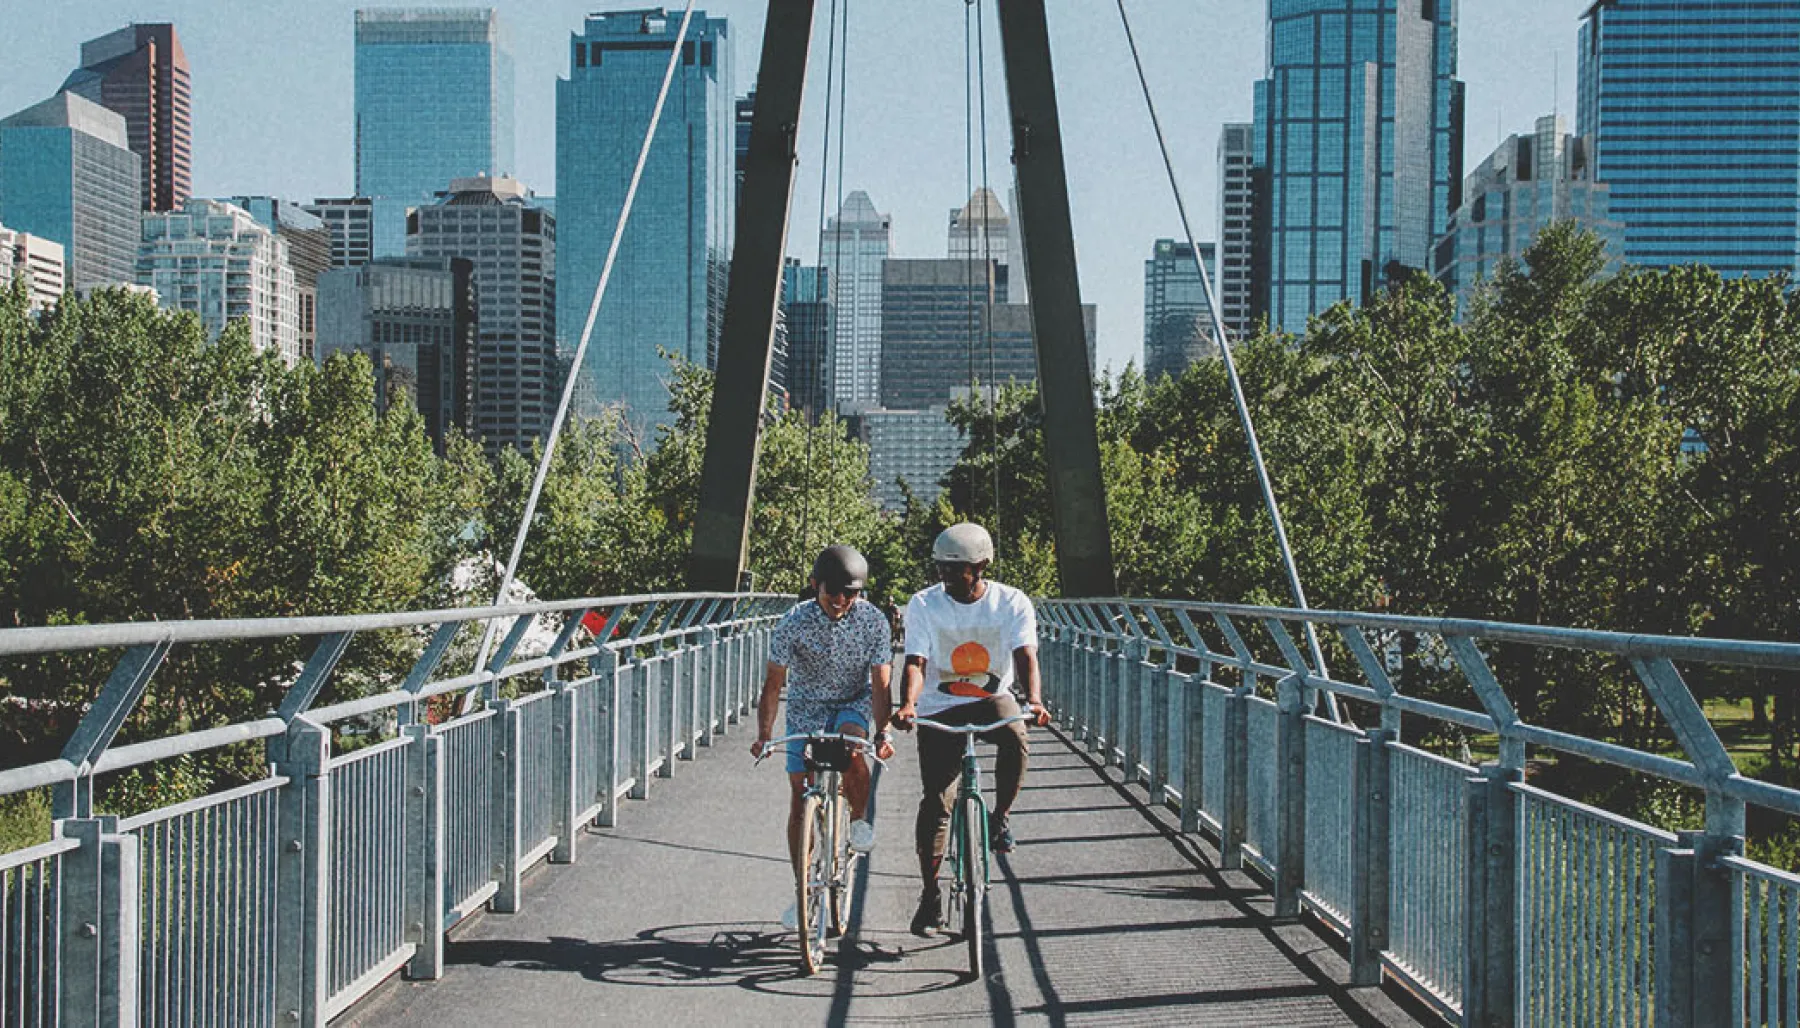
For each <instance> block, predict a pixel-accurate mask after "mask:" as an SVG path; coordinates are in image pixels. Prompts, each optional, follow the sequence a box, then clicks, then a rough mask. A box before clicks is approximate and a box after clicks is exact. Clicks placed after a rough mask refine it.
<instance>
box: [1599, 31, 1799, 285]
mask: <svg viewBox="0 0 1800 1028" xmlns="http://www.w3.org/2000/svg"><path fill="white" fill-rule="evenodd" d="M1579 43H1580V95H1579V101H1578V107H1577V109H1576V132H1578V133H1579V134H1581V135H1584V136H1591V137H1592V138H1593V140H1594V144H1595V170H1596V177H1597V178H1598V179H1599V180H1600V181H1602V182H1605V183H1607V184H1608V185H1609V186H1610V187H1611V193H1612V216H1613V217H1615V218H1617V219H1619V220H1620V221H1622V222H1624V223H1625V254H1624V256H1625V260H1626V262H1627V263H1630V264H1638V265H1645V266H1649V267H1668V266H1672V265H1678V264H1705V265H1709V266H1711V267H1712V268H1713V269H1715V270H1717V271H1718V272H1720V273H1721V274H1724V275H1767V274H1772V273H1774V272H1778V271H1790V272H1791V271H1793V270H1795V268H1796V266H1797V264H1796V261H1797V259H1800V190H1796V182H1797V181H1800V4H1797V3H1769V2H1766V0H1765V2H1755V0H1602V2H1600V3H1596V4H1594V5H1593V6H1592V7H1590V8H1588V11H1587V13H1586V15H1584V17H1583V20H1582V24H1581V29H1580V33H1579Z"/></svg>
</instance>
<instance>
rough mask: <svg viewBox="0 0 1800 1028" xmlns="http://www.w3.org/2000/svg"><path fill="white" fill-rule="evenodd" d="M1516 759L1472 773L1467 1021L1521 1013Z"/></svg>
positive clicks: (1501, 1020) (1490, 1027) (1483, 1026)
mask: <svg viewBox="0 0 1800 1028" xmlns="http://www.w3.org/2000/svg"><path fill="white" fill-rule="evenodd" d="M1522 777H1523V775H1522V773H1521V772H1520V770H1519V769H1518V768H1516V767H1507V766H1505V765H1501V764H1484V765H1482V767H1481V773H1480V775H1479V776H1477V777H1473V778H1469V779H1466V780H1465V781H1466V783H1467V789H1468V809H1469V819H1468V826H1467V832H1466V835H1465V839H1464V850H1463V852H1464V860H1465V864H1464V869H1463V870H1464V901H1463V1024H1464V1025H1467V1026H1471V1028H1474V1026H1480V1028H1502V1026H1505V1025H1510V1024H1512V1023H1513V1022H1514V1021H1515V1020H1516V1015H1517V1012H1518V994H1517V989H1516V982H1515V976H1516V975H1517V973H1518V966H1519V940H1518V908H1517V900H1518V838H1519V826H1518V812H1519V803H1518V794H1517V793H1515V792H1514V791H1513V789H1512V787H1511V786H1512V783H1514V782H1517V781H1519V780H1520V779H1521V778H1522Z"/></svg>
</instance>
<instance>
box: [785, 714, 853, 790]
mask: <svg viewBox="0 0 1800 1028" xmlns="http://www.w3.org/2000/svg"><path fill="white" fill-rule="evenodd" d="M846 725H855V726H856V727H858V728H860V729H862V731H863V734H864V735H868V734H869V717H868V715H867V714H864V713H863V712H862V711H860V710H858V709H857V708H855V707H839V708H837V709H836V710H833V711H831V712H830V713H829V714H827V715H826V717H825V721H824V723H823V724H818V723H816V722H815V723H813V724H805V725H797V724H795V723H794V718H793V717H791V716H790V717H789V718H788V723H787V731H786V732H785V733H783V734H786V735H796V734H798V733H800V732H807V733H812V732H837V731H841V730H843V728H844V727H845V726H846ZM787 769H788V773H789V774H794V775H797V774H803V773H805V771H806V744H805V743H803V742H790V743H788V744H787Z"/></svg>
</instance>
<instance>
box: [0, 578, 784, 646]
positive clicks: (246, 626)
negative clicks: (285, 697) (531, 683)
mask: <svg viewBox="0 0 1800 1028" xmlns="http://www.w3.org/2000/svg"><path fill="white" fill-rule="evenodd" d="M778 598H786V597H785V596H782V595H780V594H776V593H710V592H681V593H639V594H636V595H631V596H598V597H589V598H585V599H578V600H550V601H536V602H532V603H509V604H504V605H501V606H497V607H451V608H448V609H443V610H421V611H405V612H398V613H384V614H336V615H328V616H318V617H284V618H220V619H212V620H206V619H199V620H191V621H128V622H120V623H114V624H105V625H55V626H49V627H39V628H0V657H13V656H24V655H29V654H40V653H55V652H60V651H68V650H97V649H111V648H115V647H125V646H148V645H153V644H156V643H196V642H228V641H242V640H247V639H279V638H288V637H292V636H313V635H333V634H336V633H340V632H373V631H381V630H383V629H392V628H418V627H420V626H423V625H437V624H443V623H445V622H447V621H463V622H467V621H485V620H488V619H490V618H506V617H519V616H522V615H525V614H558V613H562V612H564V611H569V610H584V609H585V610H593V609H597V608H610V607H617V606H631V605H635V604H640V603H652V602H657V601H663V602H687V601H690V600H731V599H778Z"/></svg>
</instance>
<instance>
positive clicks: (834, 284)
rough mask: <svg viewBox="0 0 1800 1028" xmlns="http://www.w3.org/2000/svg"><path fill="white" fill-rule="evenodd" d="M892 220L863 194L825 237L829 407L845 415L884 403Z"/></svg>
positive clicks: (822, 261)
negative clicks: (884, 315)
mask: <svg viewBox="0 0 1800 1028" xmlns="http://www.w3.org/2000/svg"><path fill="white" fill-rule="evenodd" d="M888 231H889V219H888V216H887V215H885V214H880V213H877V212H876V210H875V203H874V201H872V200H870V199H869V194H867V193H865V192H863V191H862V190H860V189H858V190H856V191H855V192H853V193H851V194H850V196H849V197H848V198H846V199H845V200H844V206H843V209H842V210H840V211H838V212H837V216H836V217H833V218H831V219H829V220H827V221H826V222H825V229H824V231H823V232H821V233H820V234H819V265H820V267H823V268H824V269H825V270H826V272H827V277H828V280H829V281H828V284H829V285H830V287H831V297H830V301H831V316H832V324H831V343H830V347H829V349H828V350H827V351H826V356H825V363H826V372H825V382H826V386H827V388H828V390H829V395H828V396H827V397H826V402H828V403H830V404H831V406H832V408H833V409H834V410H836V411H837V412H838V413H840V414H847V413H851V412H853V411H856V410H858V409H860V408H864V407H875V406H879V405H880V403H881V274H882V272H881V266H882V263H883V262H884V261H886V260H887V256H888V252H889V245H890V241H889V236H888Z"/></svg>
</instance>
